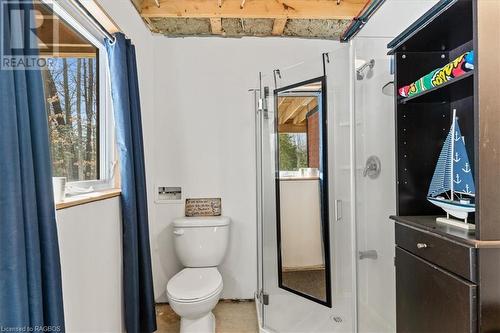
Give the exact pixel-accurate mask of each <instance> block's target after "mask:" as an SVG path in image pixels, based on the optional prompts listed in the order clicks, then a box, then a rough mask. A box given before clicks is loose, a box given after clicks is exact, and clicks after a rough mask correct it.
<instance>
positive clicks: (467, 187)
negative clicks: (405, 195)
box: [427, 110, 476, 229]
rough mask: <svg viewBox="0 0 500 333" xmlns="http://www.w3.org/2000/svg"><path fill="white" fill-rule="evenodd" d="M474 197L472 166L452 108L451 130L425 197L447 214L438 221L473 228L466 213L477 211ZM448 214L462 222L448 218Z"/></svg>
mask: <svg viewBox="0 0 500 333" xmlns="http://www.w3.org/2000/svg"><path fill="white" fill-rule="evenodd" d="M474 196H475V187H474V178H473V176H472V168H471V164H470V162H469V157H468V156H467V151H466V149H465V140H464V138H463V137H462V133H461V132H460V126H459V125H458V119H457V117H456V110H453V121H452V124H451V129H450V132H449V133H448V136H447V137H446V141H445V142H444V145H443V149H442V150H441V154H440V155H439V160H438V162H437V165H436V170H435V171H434V176H433V177H432V181H431V185H430V187H429V193H428V194H427V199H428V200H429V201H430V202H431V203H433V204H434V205H436V206H438V207H441V208H442V209H443V210H444V211H445V212H446V214H447V218H438V219H437V221H438V222H443V223H447V224H451V225H454V226H458V227H461V228H464V229H474V227H475V226H474V225H473V224H468V223H467V217H468V215H469V213H472V212H474V211H475V210H476V205H475V203H474ZM450 215H451V216H453V217H455V218H457V219H461V220H463V221H459V220H455V219H451V218H450Z"/></svg>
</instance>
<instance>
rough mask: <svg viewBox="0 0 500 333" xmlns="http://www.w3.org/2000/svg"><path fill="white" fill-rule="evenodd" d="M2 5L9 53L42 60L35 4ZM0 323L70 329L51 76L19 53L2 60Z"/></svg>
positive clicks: (3, 38) (0, 1) (11, 326)
mask: <svg viewBox="0 0 500 333" xmlns="http://www.w3.org/2000/svg"><path fill="white" fill-rule="evenodd" d="M0 6H1V9H0V13H1V24H2V28H3V29H2V30H1V31H2V34H1V35H0V39H1V43H2V48H1V50H2V55H1V56H2V60H3V59H4V58H5V57H12V56H14V57H15V59H18V60H26V62H25V63H26V64H31V65H33V64H36V63H37V62H36V59H38V57H37V55H38V50H37V47H38V46H37V45H36V42H33V36H34V35H33V34H32V30H31V28H30V26H31V27H33V26H34V24H33V22H34V21H33V19H34V17H33V12H32V10H31V9H32V5H30V4H27V3H26V2H21V1H20V2H19V3H18V4H14V3H12V1H9V3H7V1H5V0H0ZM11 32H12V34H11ZM11 36H12V38H11ZM11 59H12V58H11ZM33 61H34V62H33ZM0 326H1V327H2V330H5V329H18V330H19V329H21V331H23V332H29V330H32V331H37V327H40V328H41V327H43V326H45V327H46V328H47V329H51V330H52V331H59V332H63V331H64V314H63V303H62V289H61V268H60V262H59V247H58V242H57V230H56V220H55V210H54V197H53V192H52V172H51V162H50V152H49V136H48V125H47V114H46V110H45V103H44V95H43V82H42V77H41V73H40V70H39V69H36V65H35V67H30V68H28V67H27V66H24V67H23V65H21V63H19V62H18V61H16V62H15V63H14V62H10V63H9V64H7V63H6V62H5V61H2V68H0Z"/></svg>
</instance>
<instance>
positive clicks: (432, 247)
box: [396, 223, 477, 282]
mask: <svg viewBox="0 0 500 333" xmlns="http://www.w3.org/2000/svg"><path fill="white" fill-rule="evenodd" d="M396 245H398V246H399V247H401V248H403V249H405V250H407V251H409V252H411V253H413V254H415V255H417V256H419V257H422V258H424V259H426V260H428V261H430V262H432V263H433V264H436V265H438V266H441V267H442V268H444V269H446V270H449V271H450V272H453V273H455V274H457V275H459V276H461V277H463V278H465V279H467V280H470V281H472V282H477V274H476V255H477V253H476V252H477V249H475V248H474V247H469V246H466V245H461V244H459V243H455V242H453V241H449V240H446V239H444V238H441V237H438V236H434V235H432V234H430V233H428V232H424V231H420V230H417V229H414V228H411V227H408V226H405V225H402V224H400V223H396Z"/></svg>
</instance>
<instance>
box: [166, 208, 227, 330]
mask: <svg viewBox="0 0 500 333" xmlns="http://www.w3.org/2000/svg"><path fill="white" fill-rule="evenodd" d="M229 224H230V220H229V218H227V217H224V216H217V217H197V218H189V217H186V218H179V219H176V220H174V223H173V225H174V231H173V233H174V244H175V251H176V254H177V257H178V258H179V260H180V261H181V263H182V264H183V265H184V267H186V268H184V269H183V270H181V271H180V272H179V273H177V274H176V275H174V276H173V277H172V278H171V279H170V280H169V281H168V283H167V288H166V289H167V297H168V301H169V304H170V306H171V307H172V309H173V310H174V311H175V313H177V314H178V315H179V316H180V317H181V329H180V331H181V333H214V332H215V317H214V315H213V313H212V310H213V308H214V307H215V306H216V305H217V302H218V301H219V297H220V295H221V293H222V288H223V282H222V277H221V275H220V273H219V271H218V269H217V266H218V265H219V264H220V263H221V262H222V260H223V258H224V255H225V253H226V250H227V245H228V241H229Z"/></svg>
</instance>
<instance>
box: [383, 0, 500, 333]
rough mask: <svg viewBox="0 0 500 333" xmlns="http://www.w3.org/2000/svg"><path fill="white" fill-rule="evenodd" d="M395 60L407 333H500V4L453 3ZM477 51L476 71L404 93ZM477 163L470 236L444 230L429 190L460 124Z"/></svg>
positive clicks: (411, 32)
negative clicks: (438, 163) (452, 130)
mask: <svg viewBox="0 0 500 333" xmlns="http://www.w3.org/2000/svg"><path fill="white" fill-rule="evenodd" d="M388 48H389V49H390V52H389V54H391V55H393V56H394V62H395V89H396V91H395V96H396V97H395V106H396V115H395V119H396V175H397V184H396V191H397V203H396V204H397V212H396V216H391V219H392V220H394V221H395V240H396V244H395V245H396V258H395V265H396V309H397V332H401V333H402V332H414V333H417V332H418V333H428V332H436V333H445V332H453V333H457V332H500V1H497V0H443V1H440V2H439V3H437V4H436V5H435V6H434V7H433V8H432V9H431V10H429V12H427V13H426V14H424V15H423V16H422V17H421V18H420V19H419V20H417V21H416V22H415V23H414V24H413V25H411V26H410V27H409V28H408V29H407V30H405V31H404V32H402V33H401V34H400V35H399V36H398V37H396V38H395V39H394V40H393V41H392V42H391V43H390V44H389V45H388ZM470 50H474V53H475V63H474V71H472V72H469V73H467V74H466V75H463V76H461V77H458V78H455V79H453V80H452V81H450V82H447V83H446V84H443V85H441V86H438V87H436V88H432V89H429V90H427V91H424V92H423V93H420V94H418V95H415V96H412V97H407V98H401V97H399V96H398V93H397V88H399V87H401V86H404V85H407V84H410V83H412V82H414V81H416V80H418V79H419V78H420V77H422V76H423V75H425V74H427V73H429V72H431V71H432V70H434V69H436V68H439V67H441V66H443V65H446V64H447V63H448V62H450V61H452V60H453V59H455V58H456V57H458V56H459V55H461V54H463V53H464V52H467V51H470ZM453 110H456V112H457V116H458V117H459V119H460V126H461V129H462V135H463V136H464V137H465V143H466V150H467V154H468V156H469V159H470V161H471V164H473V174H474V182H475V186H476V197H475V202H476V213H475V214H472V216H471V218H470V219H469V220H470V221H473V222H474V223H475V225H476V230H475V231H474V230H472V231H468V230H464V229H460V228H457V227H452V226H447V225H445V224H441V223H437V222H436V217H437V216H443V215H444V212H443V211H442V210H441V209H440V208H438V207H436V206H434V205H432V204H430V203H429V202H428V201H427V191H428V188H429V184H430V181H431V178H432V176H433V173H434V169H435V165H436V161H437V158H438V156H439V153H440V151H441V149H442V147H443V143H444V139H445V137H446V134H447V131H448V129H449V127H450V124H451V119H452V112H453Z"/></svg>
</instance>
